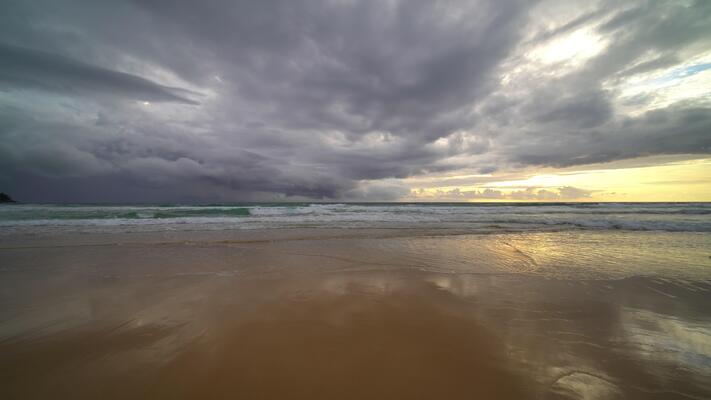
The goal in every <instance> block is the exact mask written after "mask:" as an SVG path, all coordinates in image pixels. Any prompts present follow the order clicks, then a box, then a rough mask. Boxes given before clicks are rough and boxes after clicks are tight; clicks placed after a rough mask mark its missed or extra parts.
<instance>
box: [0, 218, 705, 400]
mask: <svg viewBox="0 0 711 400" xmlns="http://www.w3.org/2000/svg"><path fill="white" fill-rule="evenodd" d="M129 239H130V240H129ZM82 240H83V241H82ZM82 243H83V245H80V244H82ZM709 249H711V242H710V238H709V236H707V235H704V234H693V233H668V232H667V233H662V232H618V233H601V232H586V233H580V232H577V233H574V232H567V233H566V232H546V233H528V234H527V233H517V234H501V235H433V234H432V232H423V231H413V232H409V233H408V234H403V232H397V233H396V234H394V233H392V232H389V231H382V232H381V231H362V232H360V233H359V232H354V231H349V232H347V233H343V232H340V231H328V232H326V231H298V232H295V231H292V232H286V233H284V232H281V233H276V232H269V233H263V234H258V233H252V234H249V235H244V234H241V235H229V234H221V235H220V236H214V235H212V234H200V233H190V235H189V236H188V235H186V236H170V237H166V236H136V235H129V236H117V235H108V236H104V237H90V238H84V239H78V238H68V239H66V240H65V241H61V240H59V239H58V238H51V239H50V240H44V239H42V238H37V239H35V240H34V241H28V240H27V239H26V238H24V239H23V241H22V242H21V243H20V242H11V241H4V242H2V243H0V260H1V261H2V263H1V264H2V267H1V268H0V276H1V277H2V279H0V321H1V322H0V391H2V396H3V398H47V397H53V398H96V397H102V398H106V397H108V398H112V397H113V398H310V399H313V398H498V399H506V398H511V399H522V398H540V399H560V398H574V399H575V398H581V399H609V398H630V399H674V398H678V399H688V398H691V399H701V398H708V397H709V396H711V384H710V383H709V381H708V379H707V377H708V376H709V375H711V367H709V366H710V365H711V311H709V308H708V301H709V296H710V295H711V259H709V255H711V254H707V253H708V252H709Z"/></svg>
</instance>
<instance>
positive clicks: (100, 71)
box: [0, 43, 198, 104]
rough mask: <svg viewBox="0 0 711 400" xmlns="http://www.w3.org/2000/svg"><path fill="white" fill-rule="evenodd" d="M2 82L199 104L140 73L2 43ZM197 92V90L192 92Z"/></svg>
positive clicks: (0, 66) (76, 91)
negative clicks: (112, 68) (117, 69)
mask: <svg viewBox="0 0 711 400" xmlns="http://www.w3.org/2000/svg"><path fill="white" fill-rule="evenodd" d="M0 85H2V87H3V88H7V89H12V88H18V89H22V88H30V89H40V90H50V91H56V92H60V93H66V94H81V93H82V92H95V93H100V94H105V95H106V94H110V95H112V96H125V97H128V98H132V99H138V100H145V101H176V102H180V103H187V104H198V103H197V102H195V101H193V100H190V99H188V98H187V97H185V95H188V94H190V92H189V91H186V90H184V89H180V88H171V87H167V86H163V85H159V84H157V83H154V82H151V81H149V80H147V79H143V78H141V77H139V76H135V75H131V74H127V73H123V72H117V71H112V70H109V69H106V68H100V67H96V66H93V65H89V64H86V63H83V62H81V61H77V60H73V59H71V58H68V57H63V56H60V55H56V54H52V53H46V52H43V51H37V50H33V49H29V48H25V47H19V46H12V45H8V44H3V43H0ZM193 94H194V93H193Z"/></svg>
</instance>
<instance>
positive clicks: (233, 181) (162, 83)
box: [0, 0, 711, 201]
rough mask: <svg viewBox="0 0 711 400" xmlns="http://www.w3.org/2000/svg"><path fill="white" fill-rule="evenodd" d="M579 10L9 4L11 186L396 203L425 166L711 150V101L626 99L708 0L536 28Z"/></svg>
mask: <svg viewBox="0 0 711 400" xmlns="http://www.w3.org/2000/svg"><path fill="white" fill-rule="evenodd" d="M566 3H567V2H562V3H560V4H558V3H556V2H555V1H545V0H544V1H543V2H542V3H541V4H539V3H538V2H530V1H517V0H510V1H494V0H480V1H472V2H461V1H429V0H427V1H425V0H408V1H375V0H372V1H371V0H363V1H347V0H342V1H341V0H339V1H336V0H333V1H311V0H305V1H298V2H296V1H287V0H265V1H227V0H225V1H220V0H214V1H207V2H195V1H188V0H179V1H161V0H134V1H115V2H91V1H66V2H54V1H30V2H27V1H8V2H4V4H3V5H2V6H0V7H2V10H1V11H2V12H0V37H2V38H3V39H2V41H3V44H0V123H1V124H0V166H1V167H2V172H0V184H2V185H3V186H4V187H6V188H7V189H3V191H6V192H7V191H9V192H12V193H13V194H16V196H15V197H19V198H21V199H22V197H25V198H26V199H27V200H52V199H57V200H65V201H69V200H71V201H77V200H92V201H98V200H112V199H114V198H121V199H122V200H123V201H126V200H156V201H157V200H166V201H170V200H191V201H213V200H214V201H218V200H258V199H284V198H293V199H299V198H318V199H378V200H390V199H395V198H398V197H400V196H403V195H406V194H407V188H405V187H404V186H403V184H402V183H401V182H400V181H398V180H397V179H400V178H406V177H409V176H413V175H421V174H428V173H437V172H446V171H450V170H456V169H472V170H479V171H485V172H482V173H489V172H493V171H496V170H499V169H506V168H510V167H512V166H517V165H529V164H533V165H558V166H561V165H577V164H585V163H590V162H598V161H609V160H615V159H624V158H630V157H638V156H641V155H653V154H680V153H689V152H693V153H699V152H703V153H709V152H711V150H710V149H709V142H708V137H709V135H708V134H707V133H708V129H707V128H708V126H709V122H710V121H709V118H708V109H707V108H705V107H707V106H705V105H703V104H693V105H689V104H686V105H685V104H673V105H669V106H667V107H666V108H665V109H658V110H656V111H649V112H646V113H642V114H640V115H638V116H635V117H629V116H625V115H621V114H620V113H619V112H618V109H617V107H618V106H617V103H616V102H615V101H616V98H617V96H618V95H619V90H618V89H617V88H616V87H615V85H616V84H617V83H619V82H623V81H624V79H626V77H629V76H637V75H639V74H641V73H646V72H650V71H655V70H658V69H660V68H667V67H670V66H673V65H675V63H676V62H677V61H678V60H682V59H684V58H685V57H688V56H689V55H690V54H691V55H693V54H697V53H700V52H702V50H703V49H708V48H709V39H706V36H711V35H704V34H703V33H704V32H707V31H708V28H707V27H708V26H710V25H709V22H711V21H710V20H709V19H710V18H709V15H711V12H709V9H710V8H711V7H710V6H709V5H708V2H703V1H700V2H696V3H690V5H689V6H688V7H687V6H686V5H678V4H677V3H676V2H668V3H667V2H646V1H639V2H634V3H629V4H627V3H626V4H624V5H621V4H617V3H609V4H608V3H602V2H601V3H598V4H596V6H595V7H588V8H587V9H586V11H584V12H581V13H580V15H571V16H565V17H561V18H560V20H555V21H553V22H551V23H542V24H538V23H537V22H538V21H536V18H538V17H536V16H538V15H548V14H554V13H550V12H549V11H550V10H557V9H558V8H559V6H561V5H566ZM541 26H542V27H541ZM581 28H589V29H591V30H592V31H594V32H597V33H599V34H601V35H603V36H605V35H606V36H605V37H606V38H607V39H609V43H608V44H607V45H606V47H605V49H604V50H603V51H602V52H601V53H600V54H597V55H595V56H594V57H592V58H591V59H590V60H588V61H586V62H585V63H583V64H581V65H579V66H576V67H575V68H571V69H569V70H565V71H563V72H560V73H557V74H551V73H550V71H548V70H547V69H552V68H553V67H556V66H555V65H554V66H540V67H538V69H535V70H532V71H529V72H528V75H526V76H524V77H522V78H520V79H518V80H514V81H513V83H511V84H509V85H508V86H506V85H504V84H503V83H502V78H501V77H502V76H506V75H509V74H511V73H513V72H512V71H515V70H516V68H517V67H520V66H523V67H527V66H529V65H532V64H531V62H530V61H529V60H528V59H527V58H526V57H527V54H528V53H529V52H530V51H531V50H532V49H535V48H536V46H543V45H545V44H546V43H548V42H550V41H552V40H556V38H559V37H563V36H565V35H567V34H570V33H571V32H574V31H576V30H578V29H581ZM649 54H652V56H649ZM645 57H647V58H645ZM650 99H652V97H649V96H648V97H644V96H642V97H639V98H638V99H637V102H638V103H639V104H642V105H644V104H647V103H648V102H649V101H651V100H650ZM143 101H145V102H150V103H151V104H150V105H148V104H147V105H144V104H142V103H141V102H143ZM626 104H632V102H631V100H627V103H626ZM705 133H706V134H705ZM86 185H89V186H91V187H95V188H97V190H96V191H87V190H85V189H84V188H85V186H86ZM566 190H567V189H566ZM67 193H75V194H76V195H68V194H67ZM536 193H538V192H536ZM524 195H525V193H524V194H521V196H524ZM556 195H558V196H562V195H563V190H562V189H561V191H559V192H556ZM567 195H572V194H571V193H567V194H566V196H567ZM285 196H286V197H285ZM543 196H545V193H544V194H543Z"/></svg>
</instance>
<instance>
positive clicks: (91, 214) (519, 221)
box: [0, 203, 711, 235]
mask: <svg viewBox="0 0 711 400" xmlns="http://www.w3.org/2000/svg"><path fill="white" fill-rule="evenodd" d="M0 227H2V228H3V229H2V231H3V232H4V234H6V235H7V234H17V233H38V232H39V233H44V234H48V233H53V232H56V233H63V232H79V233H82V232H86V233H95V232H100V233H111V232H154V231H166V230H170V231H175V230H188V231H193V230H239V229H272V228H277V229H278V228H389V229H398V228H402V229H407V228H431V229H457V230H465V231H467V232H471V233H506V232H540V231H568V230H624V231H668V232H711V203H535V204H534V203H236V204H211V205H180V204H141V205H99V204H61V205H60V204H20V205H3V206H0Z"/></svg>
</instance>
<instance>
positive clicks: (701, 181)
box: [412, 158, 711, 201]
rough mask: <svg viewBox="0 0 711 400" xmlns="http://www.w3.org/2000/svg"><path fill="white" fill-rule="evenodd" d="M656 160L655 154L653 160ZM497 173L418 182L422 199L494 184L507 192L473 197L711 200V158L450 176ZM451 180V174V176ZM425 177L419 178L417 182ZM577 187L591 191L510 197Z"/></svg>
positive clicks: (443, 197) (415, 191)
mask: <svg viewBox="0 0 711 400" xmlns="http://www.w3.org/2000/svg"><path fill="white" fill-rule="evenodd" d="M649 161H651V160H649ZM487 176H488V177H491V178H490V179H494V180H491V181H489V182H486V183H483V184H470V185H445V186H429V187H422V186H420V187H413V192H412V198H414V199H417V200H431V201H439V200H448V199H451V198H452V196H451V194H453V193H466V192H472V191H477V192H482V191H485V190H493V191H495V192H500V193H501V194H502V195H503V197H505V198H495V197H491V198H486V197H484V198H476V199H466V197H464V199H466V200H467V201H526V200H532V201H546V200H552V201H565V200H575V201H707V200H708V199H709V198H711V159H709V158H701V159H692V160H680V161H667V162H663V163H662V164H660V165H653V166H629V167H625V166H624V163H622V162H618V163H609V164H604V165H591V166H589V168H587V169H584V170H581V169H577V170H576V169H543V170H540V171H538V172H530V173H529V174H527V175H526V176H523V177H521V178H518V179H501V180H495V178H496V174H494V175H493V176H492V175H459V176H452V177H449V178H448V179H466V178H470V179H476V178H482V177H487ZM502 176H505V175H503V174H502ZM445 181H446V179H445ZM418 183H419V184H423V183H425V181H423V180H418V179H413V180H412V184H413V185H417V184H418ZM564 187H574V188H578V189H581V190H584V191H586V192H587V194H586V195H585V196H582V197H578V198H566V197H565V196H562V197H560V198H550V199H546V198H544V197H541V198H524V197H522V196H519V197H513V198H510V197H508V196H510V195H511V194H512V193H516V192H519V193H521V192H525V191H529V192H532V193H534V194H535V193H538V191H540V190H544V191H553V192H555V191H557V190H559V189H560V188H564Z"/></svg>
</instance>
